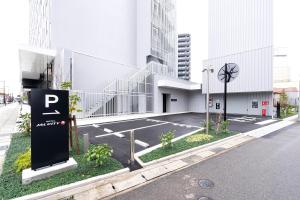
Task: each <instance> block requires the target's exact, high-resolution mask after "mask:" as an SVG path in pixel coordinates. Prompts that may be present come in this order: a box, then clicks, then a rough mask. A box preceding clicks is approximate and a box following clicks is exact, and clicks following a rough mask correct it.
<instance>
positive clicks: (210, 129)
mask: <svg viewBox="0 0 300 200" xmlns="http://www.w3.org/2000/svg"><path fill="white" fill-rule="evenodd" d="M212 124H213V123H212V121H211V119H209V121H208V131H212V130H214V129H213V126H212ZM202 126H203V127H204V128H205V129H206V126H207V123H206V121H204V122H203V125H202Z"/></svg>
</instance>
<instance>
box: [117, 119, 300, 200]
mask: <svg viewBox="0 0 300 200" xmlns="http://www.w3.org/2000/svg"><path fill="white" fill-rule="evenodd" d="M299 130H300V124H295V125H293V126H290V127H287V128H285V129H282V130H281V131H277V132H275V133H272V134H269V135H267V136H265V137H263V138H260V139H257V140H253V141H251V142H249V143H247V144H245V145H243V146H241V147H239V148H235V149H233V150H231V151H228V152H226V153H224V154H221V155H219V156H216V157H213V158H211V159H209V160H206V161H204V162H201V163H198V164H196V165H194V166H191V167H189V168H186V169H183V170H181V171H179V172H177V173H174V174H172V175H169V176H166V177H163V178H161V179H158V180H157V181H154V182H152V183H150V184H148V185H145V186H143V187H140V188H138V189H136V190H134V191H131V192H128V193H125V194H123V195H121V196H117V197H115V198H114V199H118V200H123V199H124V200H125V199H126V200H131V199H132V200H138V199H139V200H140V199H145V200H148V199H155V200H157V199H160V200H164V199H172V200H177V199H201V198H200V197H202V196H206V197H209V198H210V199H212V200H253V199H255V200H275V199H276V200H281V199H282V200H299V199H300V131H299ZM200 179H209V180H211V181H213V182H214V187H213V188H210V189H201V188H200V187H199V186H198V181H199V180H200Z"/></svg>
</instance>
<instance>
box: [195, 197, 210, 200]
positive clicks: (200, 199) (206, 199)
mask: <svg viewBox="0 0 300 200" xmlns="http://www.w3.org/2000/svg"><path fill="white" fill-rule="evenodd" d="M198 200H212V199H211V198H209V197H200V198H199V199H198Z"/></svg>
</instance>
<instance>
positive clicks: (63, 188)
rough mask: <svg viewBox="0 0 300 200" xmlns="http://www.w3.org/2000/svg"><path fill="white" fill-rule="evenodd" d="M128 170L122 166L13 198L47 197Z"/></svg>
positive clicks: (16, 199) (33, 198) (31, 198)
mask: <svg viewBox="0 0 300 200" xmlns="http://www.w3.org/2000/svg"><path fill="white" fill-rule="evenodd" d="M128 172H129V168H124V169H120V170H117V171H114V172H111V173H108V174H103V175H100V176H95V177H92V178H88V179H85V180H82V181H78V182H75V183H70V184H68V185H63V186H58V187H55V188H52V189H49V190H46V191H42V192H38V193H33V194H29V195H26V196H22V197H18V198H15V200H29V199H30V200H35V199H41V198H47V197H49V196H51V195H55V194H58V193H62V192H67V191H68V190H72V189H76V188H79V187H86V186H88V185H89V184H92V183H95V182H98V181H105V179H108V178H110V177H113V176H117V175H121V174H125V173H128ZM77 190H79V189H77ZM50 198H51V197H50Z"/></svg>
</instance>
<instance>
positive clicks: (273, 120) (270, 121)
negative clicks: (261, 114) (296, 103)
mask: <svg viewBox="0 0 300 200" xmlns="http://www.w3.org/2000/svg"><path fill="white" fill-rule="evenodd" d="M276 121H277V120H276V119H269V120H265V121H262V122H257V123H255V124H257V125H265V124H271V123H273V122H276Z"/></svg>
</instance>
